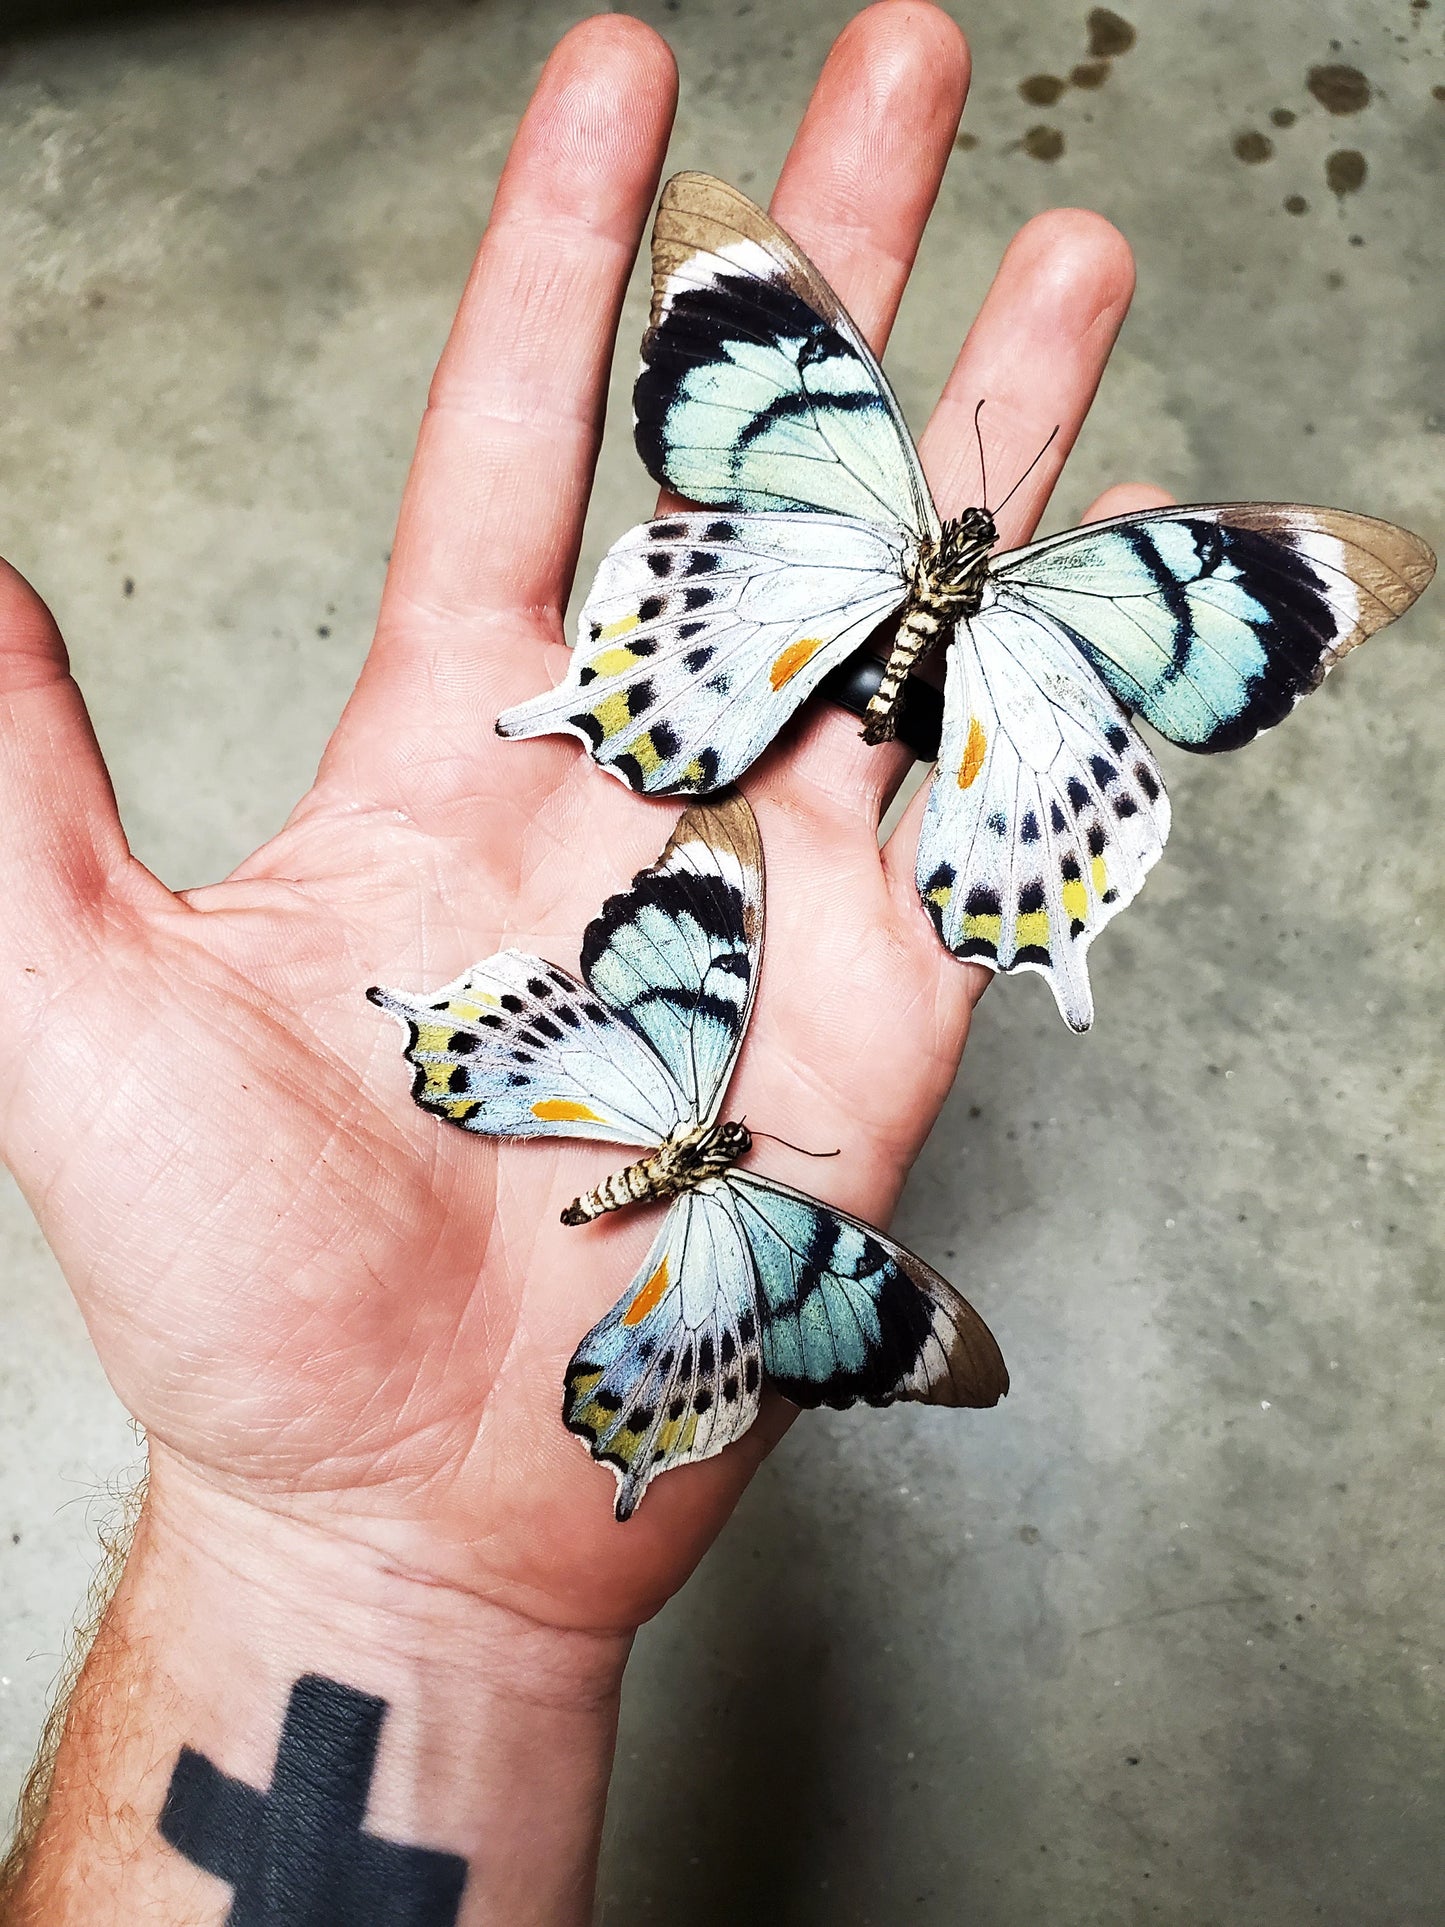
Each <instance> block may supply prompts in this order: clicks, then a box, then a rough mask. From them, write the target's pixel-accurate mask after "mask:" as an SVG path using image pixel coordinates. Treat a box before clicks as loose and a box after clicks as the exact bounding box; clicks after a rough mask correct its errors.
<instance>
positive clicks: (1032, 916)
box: [1014, 910, 1049, 950]
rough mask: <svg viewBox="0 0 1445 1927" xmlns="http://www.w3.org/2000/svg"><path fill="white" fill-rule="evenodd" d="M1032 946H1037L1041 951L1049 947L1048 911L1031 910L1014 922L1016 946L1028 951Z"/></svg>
mask: <svg viewBox="0 0 1445 1927" xmlns="http://www.w3.org/2000/svg"><path fill="white" fill-rule="evenodd" d="M1030 944H1037V945H1038V947H1039V949H1040V950H1047V949H1048V947H1049V913H1048V911H1047V910H1029V911H1027V912H1026V913H1025V914H1024V915H1023V916H1021V917H1018V918H1016V919H1015V921H1014V946H1015V948H1016V949H1019V950H1026V949H1027V948H1028V947H1029V945H1030Z"/></svg>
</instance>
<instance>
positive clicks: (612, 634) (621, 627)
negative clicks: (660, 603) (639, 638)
mask: <svg viewBox="0 0 1445 1927" xmlns="http://www.w3.org/2000/svg"><path fill="white" fill-rule="evenodd" d="M641 624H642V617H641V616H640V615H638V613H637V611H636V610H635V609H634V610H633V612H632V614H631V615H630V616H619V617H618V618H617V620H616V622H609V623H608V624H607V626H606V628H605V629H604V630H603V631H602V633H601V634H600V635H599V636H598V638H597V640H598V641H599V642H616V640H617V638H618V637H619V636H625V635H629V634H630V633H631V632H632V630H634V629H637V628H639V627H640V626H641Z"/></svg>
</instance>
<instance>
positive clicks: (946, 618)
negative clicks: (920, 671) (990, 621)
mask: <svg viewBox="0 0 1445 1927" xmlns="http://www.w3.org/2000/svg"><path fill="white" fill-rule="evenodd" d="M997 540H998V531H997V529H996V528H995V527H994V521H993V517H992V516H991V515H990V514H989V512H988V510H987V509H980V508H972V509H965V510H964V512H963V514H962V515H960V516H958V517H956V518H955V519H954V520H953V521H951V522H945V523H944V525H943V527H942V528H941V529H940V530H939V532H938V537H937V539H936V540H935V539H934V538H933V537H931V536H924V537H923V538H922V540H921V541H920V542H919V544H918V546H917V548H916V549H915V550H914V552H913V555H912V558H911V560H910V562H909V564H908V567H907V570H906V573H905V578H904V579H905V581H906V583H907V585H908V600H907V601H906V602H905V603H904V605H903V620H902V621H901V622H900V623H899V625H898V633H897V634H896V635H895V637H894V638H893V647H892V650H891V651H890V653H889V657H888V660H887V662H886V663H885V664H884V666H883V675H882V677H881V679H880V681H879V684H878V687H877V689H876V690H875V691H874V692H873V698H872V700H871V701H870V703H869V704H868V709H867V714H866V716H865V719H864V724H863V740H864V742H865V743H886V742H888V741H889V740H890V739H891V738H892V736H893V735H894V732H895V730H896V729H897V716H898V700H899V697H900V696H901V694H902V692H903V685H904V683H905V682H906V681H907V679H908V674H909V671H910V670H911V669H913V668H914V667H915V665H916V664H917V663H919V662H920V661H921V660H922V658H923V657H924V656H925V655H927V653H928V651H929V650H930V649H931V648H932V647H933V646H934V644H935V643H936V642H937V641H938V638H939V637H940V636H941V635H942V634H943V632H944V631H945V630H946V629H951V628H952V627H953V625H954V623H955V622H957V621H958V620H959V619H960V617H967V616H974V615H977V614H978V611H979V608H980V606H981V605H982V602H983V591H984V584H985V583H986V582H987V580H988V558H989V554H990V552H991V550H992V549H993V546H994V543H995V542H996V541H997Z"/></svg>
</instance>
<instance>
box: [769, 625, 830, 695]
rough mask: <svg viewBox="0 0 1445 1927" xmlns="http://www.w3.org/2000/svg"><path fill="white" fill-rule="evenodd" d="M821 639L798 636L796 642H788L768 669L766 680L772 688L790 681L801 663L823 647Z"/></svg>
mask: <svg viewBox="0 0 1445 1927" xmlns="http://www.w3.org/2000/svg"><path fill="white" fill-rule="evenodd" d="M823 640H824V639H823V637H822V636H799V638H798V640H797V641H796V642H790V643H789V644H788V646H787V648H786V649H785V650H784V651H783V653H782V655H780V656H779V657H778V659H777V661H776V662H775V663H774V664H773V666H772V668H771V669H770V670H769V671H768V681H769V682H770V683H771V684H772V685H773V687H774V689H781V688H782V686H783V684H784V683H785V682H791V681H792V680H793V678H794V676H796V675H797V673H798V671H799V670H800V669H801V668H802V667H803V665H804V664H805V663H808V662H811V661H812V659H813V657H814V656H816V655H817V653H818V651H819V650H820V649H821V648H822V647H823Z"/></svg>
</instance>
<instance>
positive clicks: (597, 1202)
mask: <svg viewBox="0 0 1445 1927" xmlns="http://www.w3.org/2000/svg"><path fill="white" fill-rule="evenodd" d="M672 1194H673V1187H672V1186H671V1185H668V1184H666V1183H665V1182H663V1181H662V1178H661V1173H660V1172H659V1170H658V1168H657V1159H656V1158H655V1157H645V1158H639V1159H638V1160H637V1162H636V1164H629V1165H628V1166H627V1168H626V1170H625V1171H614V1172H613V1173H612V1176H611V1177H610V1178H606V1179H604V1180H603V1182H602V1183H601V1184H599V1185H598V1186H597V1189H596V1190H595V1191H588V1192H586V1193H584V1195H583V1196H582V1197H580V1198H574V1199H573V1200H572V1202H571V1204H569V1205H568V1207H567V1209H566V1210H565V1211H564V1212H563V1213H562V1222H563V1224H587V1223H589V1222H590V1221H591V1220H592V1219H593V1218H600V1217H601V1216H602V1214H603V1212H604V1211H621V1210H622V1208H623V1207H624V1205H629V1204H646V1203H647V1202H648V1200H649V1199H652V1198H667V1197H671V1196H672Z"/></svg>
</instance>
